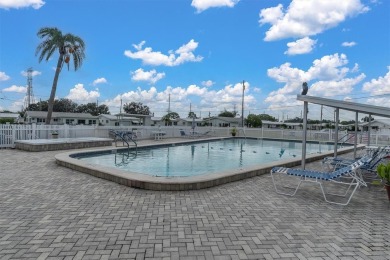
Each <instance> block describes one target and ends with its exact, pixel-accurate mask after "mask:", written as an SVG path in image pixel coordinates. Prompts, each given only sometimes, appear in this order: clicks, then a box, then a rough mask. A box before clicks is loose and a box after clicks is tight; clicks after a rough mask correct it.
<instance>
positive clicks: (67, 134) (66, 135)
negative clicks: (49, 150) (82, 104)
mask: <svg viewBox="0 0 390 260" xmlns="http://www.w3.org/2000/svg"><path fill="white" fill-rule="evenodd" d="M64 138H69V125H67V124H65V125H64Z"/></svg>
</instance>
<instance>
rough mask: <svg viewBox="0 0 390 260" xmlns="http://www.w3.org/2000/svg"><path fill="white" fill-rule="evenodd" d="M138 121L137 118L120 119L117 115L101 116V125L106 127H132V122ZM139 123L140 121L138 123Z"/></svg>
mask: <svg viewBox="0 0 390 260" xmlns="http://www.w3.org/2000/svg"><path fill="white" fill-rule="evenodd" d="M135 120H137V118H135V117H123V118H121V117H119V116H117V115H106V114H101V115H99V125H104V126H119V125H120V126H131V125H133V124H132V121H135ZM137 122H138V121H137Z"/></svg>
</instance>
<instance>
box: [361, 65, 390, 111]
mask: <svg viewBox="0 0 390 260" xmlns="http://www.w3.org/2000/svg"><path fill="white" fill-rule="evenodd" d="M387 69H388V70H389V71H388V72H387V73H386V75H385V76H384V77H379V78H377V79H372V80H371V81H370V82H366V83H364V85H363V91H365V92H369V93H370V95H382V94H390V66H389V67H387ZM386 103H389V98H388V97H387V101H386Z"/></svg>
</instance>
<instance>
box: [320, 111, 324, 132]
mask: <svg viewBox="0 0 390 260" xmlns="http://www.w3.org/2000/svg"><path fill="white" fill-rule="evenodd" d="M323 108H324V106H323V105H321V119H320V130H322V109H323Z"/></svg>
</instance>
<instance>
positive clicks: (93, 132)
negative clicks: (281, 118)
mask: <svg viewBox="0 0 390 260" xmlns="http://www.w3.org/2000/svg"><path fill="white" fill-rule="evenodd" d="M111 129H113V130H126V131H133V132H135V133H136V135H137V138H138V139H150V138H153V134H152V132H155V131H158V130H161V131H163V132H164V133H165V137H168V138H173V137H180V129H185V130H190V129H191V127H183V126H160V127H158V126H97V125H36V124H32V125H13V124H0V148H8V147H15V141H17V140H31V139H51V138H53V136H52V133H54V132H56V133H58V137H59V138H78V137H104V138H107V137H110V135H109V130H111ZM210 130H211V131H210ZM230 130H231V128H229V127H197V128H196V131H197V132H206V131H209V132H210V133H211V135H212V136H218V137H228V136H231V134H230ZM244 133H245V136H246V137H248V138H272V139H287V140H297V141H300V140H302V136H303V131H297V130H292V129H269V128H245V129H244V130H242V131H238V136H239V137H240V136H241V137H244ZM353 134H354V133H353V132H351V133H348V134H347V132H345V131H340V132H339V134H338V138H339V139H340V138H343V139H342V140H340V142H345V141H346V142H347V143H354V138H351V135H353ZM307 140H308V141H316V142H334V131H331V130H329V131H313V130H308V131H307ZM367 141H368V135H367V132H364V133H360V132H359V133H358V143H359V144H361V143H363V144H367ZM370 144H371V145H377V146H384V145H390V134H388V133H385V134H384V133H380V132H378V133H371V138H370Z"/></svg>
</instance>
